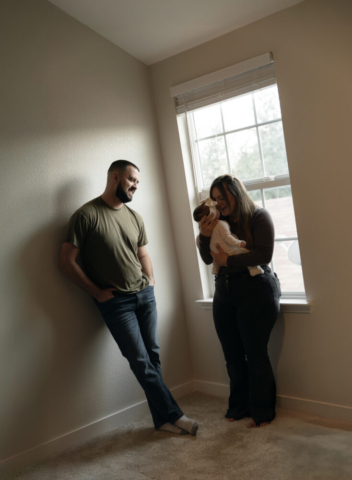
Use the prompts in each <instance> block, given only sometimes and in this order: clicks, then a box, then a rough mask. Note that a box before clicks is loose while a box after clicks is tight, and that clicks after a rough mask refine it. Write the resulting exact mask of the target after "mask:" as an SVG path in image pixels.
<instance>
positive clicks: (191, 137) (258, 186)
mask: <svg viewBox="0 0 352 480" xmlns="http://www.w3.org/2000/svg"><path fill="white" fill-rule="evenodd" d="M263 57H264V56H261V57H257V59H252V60H253V61H254V63H253V62H252V64H251V65H254V64H255V63H256V61H257V62H258V61H259V62H261V63H262V62H263ZM270 59H272V56H271V54H270ZM266 60H267V57H266ZM264 61H265V59H264ZM243 64H246V62H243ZM240 65H241V64H239V65H238V66H233V67H229V68H228V69H224V70H222V71H219V72H214V74H209V75H206V76H204V77H201V78H200V79H195V80H193V81H191V82H186V83H185V84H182V85H180V86H177V87H173V88H172V89H171V95H172V96H175V95H176V94H179V93H180V92H182V91H186V90H185V89H186V88H190V87H193V88H197V85H198V86H199V85H200V86H202V85H206V84H207V82H208V81H210V80H211V78H212V79H213V78H216V79H217V80H218V79H219V78H220V77H221V76H222V75H223V73H222V72H224V71H225V70H229V69H232V71H234V70H235V71H236V69H237V71H238V70H240V71H242V72H243V71H244V68H245V67H243V68H241V67H240ZM235 67H236V68H235ZM237 67H239V68H237ZM253 68H256V67H253ZM208 77H209V79H208V80H207V78H208ZM210 77H211V78H210ZM252 91H255V90H252ZM248 93H249V92H248ZM220 102H221V100H220V101H219V102H216V103H220ZM216 103H213V105H215V104H216ZM193 111H194V110H193ZM193 111H191V112H187V113H182V114H179V115H177V119H178V126H179V131H180V133H181V129H182V130H183V132H182V136H183V138H185V137H186V138H187V142H186V145H183V150H184V149H185V147H186V149H187V150H188V151H187V157H188V158H190V159H191V161H192V165H193V174H194V183H195V188H196V193H197V202H198V203H199V202H200V201H201V200H203V199H204V198H205V197H207V196H208V195H209V187H204V186H203V180H202V173H201V168H200V161H199V153H198V147H197V148H194V146H195V145H196V146H197V145H198V143H197V142H198V141H199V140H205V139H210V138H216V137H220V136H223V137H225V147H226V156H227V161H228V162H229V156H228V152H227V143H226V135H228V134H229V133H235V132H238V131H242V130H247V129H250V128H256V131H257V135H258V142H259V152H260V158H261V162H262V166H263V171H264V177H262V178H259V179H254V180H250V181H243V184H244V186H245V188H246V189H247V191H253V190H259V191H260V193H261V199H262V204H263V207H264V208H265V198H264V190H266V189H269V188H275V187H282V186H291V182H290V176H289V174H285V175H277V176H265V164H264V161H263V154H262V149H261V147H260V145H261V143H260V136H259V130H258V129H259V127H261V126H263V125H268V124H272V123H277V122H282V118H281V117H280V118H279V119H275V120H271V121H267V122H261V123H258V122H257V115H256V109H255V108H254V112H255V124H253V125H250V126H247V127H245V128H240V129H236V130H233V131H228V132H227V131H226V132H225V129H224V128H223V133H221V134H217V135H211V136H209V137H204V138H202V139H196V135H195V126H194V117H193ZM185 115H186V120H187V121H184V120H183V119H184V118H185ZM221 115H222V113H221ZM222 122H223V118H222ZM223 125H224V123H223ZM229 171H231V168H230V164H229ZM294 240H297V241H298V235H297V236H294V237H285V238H284V239H283V238H275V240H274V241H275V242H276V243H278V242H284V241H285V242H287V241H294ZM272 263H273V262H271V265H272ZM207 277H208V284H209V286H210V291H211V292H212V293H213V292H214V281H213V278H212V275H211V272H210V269H207ZM282 299H283V302H282V303H284V304H285V305H287V302H288V301H290V300H292V302H293V304H294V305H297V302H299V304H300V305H304V306H305V305H306V306H309V304H308V303H307V301H306V292H305V291H304V292H287V291H286V292H283V296H282ZM199 302H203V303H204V302H205V303H204V305H205V307H204V305H203V304H202V305H203V308H207V305H208V304H207V302H208V299H206V300H204V301H202V300H201V301H199ZM307 311H310V307H309V309H308V310H307ZM302 312H303V310H302ZM303 313H306V310H304V312H303Z"/></svg>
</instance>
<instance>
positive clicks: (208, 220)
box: [199, 213, 219, 237]
mask: <svg viewBox="0 0 352 480" xmlns="http://www.w3.org/2000/svg"><path fill="white" fill-rule="evenodd" d="M218 221H219V220H217V219H216V218H214V214H213V213H212V214H211V215H209V217H207V216H206V215H204V217H203V218H202V220H201V221H200V222H199V230H200V233H201V234H202V235H204V237H211V234H212V233H213V230H214V228H215V226H216V224H217V223H218Z"/></svg>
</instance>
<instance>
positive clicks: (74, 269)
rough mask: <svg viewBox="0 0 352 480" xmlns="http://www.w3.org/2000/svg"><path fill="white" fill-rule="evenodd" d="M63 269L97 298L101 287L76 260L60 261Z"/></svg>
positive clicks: (77, 283)
mask: <svg viewBox="0 0 352 480" xmlns="http://www.w3.org/2000/svg"><path fill="white" fill-rule="evenodd" d="M60 268H61V270H62V271H63V272H64V273H65V274H66V275H67V276H68V277H69V278H70V279H71V280H72V281H73V282H74V283H75V284H76V285H78V286H79V287H80V288H82V289H83V290H85V291H86V292H87V293H89V294H90V295H92V296H93V297H94V298H97V297H98V295H99V293H100V288H99V287H98V286H97V285H95V283H93V282H92V281H91V280H89V278H88V277H87V275H86V274H85V273H84V271H83V270H82V269H81V267H80V266H79V265H78V264H77V263H76V262H60Z"/></svg>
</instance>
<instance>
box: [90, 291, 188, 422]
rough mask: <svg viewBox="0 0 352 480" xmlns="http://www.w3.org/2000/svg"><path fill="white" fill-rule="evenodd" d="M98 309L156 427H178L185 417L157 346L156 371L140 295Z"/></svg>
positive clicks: (100, 306)
mask: <svg viewBox="0 0 352 480" xmlns="http://www.w3.org/2000/svg"><path fill="white" fill-rule="evenodd" d="M98 307H99V309H100V311H101V313H102V315H103V318H104V320H105V322H106V324H107V326H108V328H109V330H110V332H111V334H112V335H113V337H114V339H115V341H116V343H117V344H118V346H119V348H120V350H121V353H122V355H123V356H124V357H125V358H126V359H127V360H128V362H129V364H130V367H131V370H132V371H133V373H134V374H135V376H136V378H137V380H138V382H139V383H140V385H141V387H142V388H143V390H144V391H145V394H146V396H147V399H148V403H149V406H150V409H151V414H152V417H153V421H154V425H155V427H156V428H159V427H160V426H161V425H163V424H165V423H168V422H169V423H174V422H175V421H176V420H177V419H178V418H180V417H182V415H183V413H182V411H181V410H180V408H179V407H178V405H177V404H176V405H173V404H172V403H171V402H170V395H171V394H170V392H169V390H168V388H167V387H166V385H165V384H164V382H163V380H162V377H161V374H160V373H159V371H158V370H160V362H159V367H158V366H157V364H158V361H157V356H158V352H157V350H155V346H154V347H153V349H154V352H153V361H154V364H155V365H156V367H155V366H154V365H153V363H152V361H151V359H150V357H149V354H148V351H147V349H146V346H145V344H144V340H143V337H142V334H141V330H140V326H139V322H138V319H137V315H136V310H137V295H118V296H116V297H114V299H112V300H109V301H108V302H104V303H102V304H98ZM175 403H176V402H175Z"/></svg>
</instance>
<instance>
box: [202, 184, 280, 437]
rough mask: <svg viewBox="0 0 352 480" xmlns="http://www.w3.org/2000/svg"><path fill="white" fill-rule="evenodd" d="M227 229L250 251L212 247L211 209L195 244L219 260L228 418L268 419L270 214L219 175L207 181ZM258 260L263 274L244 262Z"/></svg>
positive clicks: (218, 307) (274, 307)
mask: <svg viewBox="0 0 352 480" xmlns="http://www.w3.org/2000/svg"><path fill="white" fill-rule="evenodd" d="M210 196H211V198H212V199H213V200H215V201H216V202H217V204H218V208H219V210H220V212H221V215H222V218H223V219H224V220H226V221H227V222H228V223H229V224H230V228H231V232H232V233H234V234H235V235H237V237H238V238H240V239H242V240H245V241H246V242H247V248H248V249H249V250H250V252H249V253H245V254H242V255H234V256H228V255H227V254H226V253H225V252H224V251H223V250H222V249H221V248H220V247H217V248H218V251H219V253H218V254H217V253H215V252H212V251H211V250H210V246H209V244H210V237H211V233H212V231H213V229H214V227H215V225H216V223H217V220H216V219H215V218H214V215H210V216H209V217H203V218H202V220H201V222H200V235H199V242H198V243H199V250H200V254H201V257H202V259H203V261H204V262H205V263H206V264H207V265H209V264H210V263H212V262H213V261H215V262H216V263H217V264H218V265H220V270H219V274H218V275H217V276H216V277H215V278H216V280H215V285H216V287H215V295H214V302H213V316H214V323H215V328H216V331H217V334H218V337H219V340H220V342H221V346H222V349H223V352H224V355H225V360H226V366H227V372H228V375H229V377H230V398H229V408H228V411H227V413H226V415H225V417H226V418H227V419H228V421H232V422H233V421H235V420H240V419H242V418H245V417H252V420H251V422H250V423H249V424H248V427H249V428H253V427H254V428H255V427H261V426H264V425H267V424H269V423H270V422H271V421H272V420H273V419H274V417H275V400H276V387H275V379H274V375H273V371H272V368H271V364H270V360H269V356H268V350H267V346H268V341H269V337H270V333H271V330H272V328H273V326H274V324H275V321H276V319H277V316H278V313H279V309H280V303H279V298H280V295H281V291H280V283H279V280H278V278H277V276H276V274H274V273H272V271H271V269H270V268H269V267H268V263H270V261H271V258H272V255H273V250H274V226H273V222H272V220H271V217H270V214H269V213H268V211H267V210H265V209H264V208H258V207H257V206H256V205H255V204H254V202H253V201H252V199H251V198H250V197H249V195H248V193H247V192H246V190H245V188H244V186H243V185H242V183H241V182H240V180H238V179H237V178H235V177H232V176H230V175H223V176H221V177H218V178H216V179H215V180H214V181H213V183H212V185H211V187H210ZM255 265H260V266H261V267H262V269H263V270H264V273H263V274H262V275H256V276H254V277H252V276H251V275H250V274H249V271H248V268H247V267H251V266H255Z"/></svg>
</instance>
